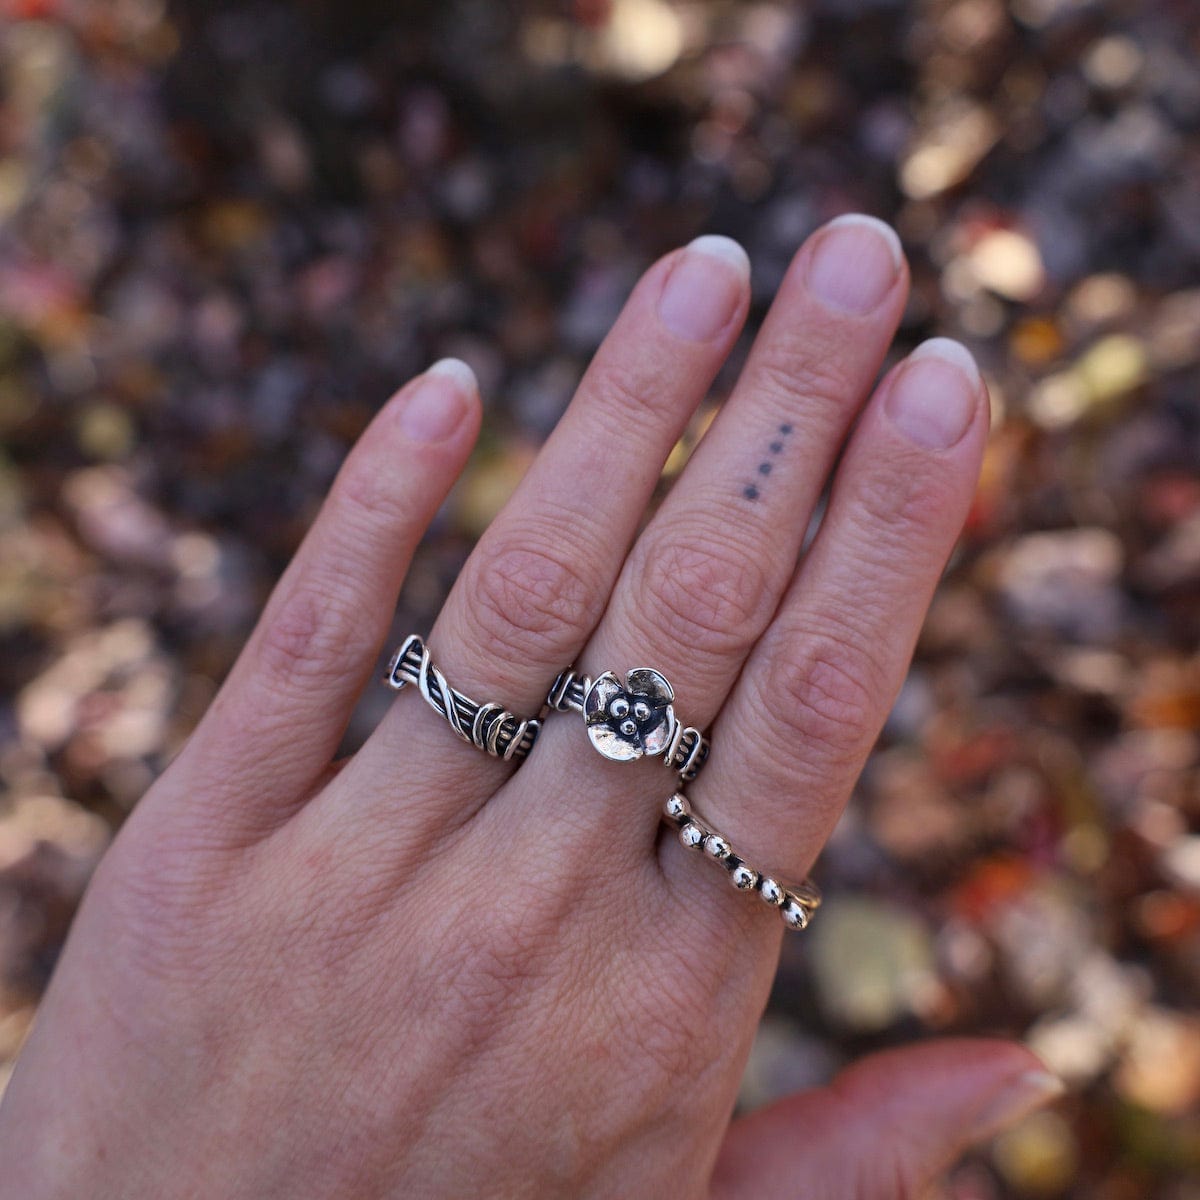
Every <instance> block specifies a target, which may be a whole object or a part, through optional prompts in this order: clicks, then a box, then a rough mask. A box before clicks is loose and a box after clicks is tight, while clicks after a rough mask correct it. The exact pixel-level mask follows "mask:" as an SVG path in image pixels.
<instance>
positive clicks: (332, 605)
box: [174, 359, 480, 838]
mask: <svg viewBox="0 0 1200 1200" xmlns="http://www.w3.org/2000/svg"><path fill="white" fill-rule="evenodd" d="M479 421H480V415H479V393H478V387H477V385H476V382H475V377H474V375H473V373H472V372H471V369H470V368H469V367H468V366H467V365H466V364H465V363H461V362H458V361H457V360H454V359H445V360H443V361H442V362H439V363H437V364H435V365H434V366H432V367H430V368H429V370H428V371H426V372H425V374H424V375H421V376H419V377H418V378H417V379H415V380H413V381H412V382H411V383H410V384H408V385H407V386H406V387H404V388H402V389H401V390H400V391H399V392H398V393H397V394H396V395H395V396H394V397H393V398H392V399H391V400H390V401H389V402H388V403H387V405H385V407H384V408H383V409H382V411H381V412H380V413H379V415H378V416H377V417H376V418H375V419H374V421H372V423H371V425H370V426H369V427H368V429H367V430H366V432H365V433H364V434H363V435H362V437H361V438H360V439H359V441H358V443H357V444H356V445H355V447H354V449H353V450H352V451H351V452H350V455H349V457H348V458H347V460H346V462H345V463H344V464H343V466H342V468H341V470H340V471H339V472H338V476H337V479H336V480H335V481H334V484H333V487H332V488H331V490H330V493H329V495H328V497H327V498H326V500H325V503H324V504H323V505H322V506H321V511H320V512H319V514H318V515H317V519H316V521H315V522H314V523H313V526H312V528H311V529H310V530H309V532H308V534H307V536H306V537H305V539H304V542H303V544H302V545H301V547H300V549H299V551H298V552H297V553H296V557H295V558H294V559H293V560H292V562H291V564H290V565H289V566H288V568H287V570H286V571H285V572H284V575H283V577H282V578H281V579H280V581H279V583H278V585H277V586H276V588H275V591H274V593H273V594H272V596H271V599H270V601H269V602H268V604H267V607H266V610H265V611H264V613H263V615H262V617H261V619H260V620H259V623H258V626H257V627H256V628H255V630H254V633H253V634H252V635H251V638H250V640H249V642H248V643H247V645H246V648H245V649H244V650H243V651H242V654H241V656H240V657H239V658H238V660H237V662H236V663H235V665H234V667H233V670H232V671H231V672H230V675H229V678H228V679H227V681H226V682H225V685H224V686H223V687H222V688H221V691H220V693H219V694H218V696H217V698H216V700H215V701H214V702H213V704H212V707H211V708H210V709H209V711H208V713H207V714H206V716H205V718H204V720H203V721H202V722H201V724H200V726H199V727H198V728H197V730H196V732H195V734H194V735H193V736H192V738H191V740H190V741H189V742H188V744H187V746H186V747H185V748H184V750H183V752H182V753H181V755H180V758H179V760H178V762H177V764H176V767H175V772H174V773H175V777H176V779H177V780H179V781H181V782H182V783H183V784H184V786H185V787H186V788H188V789H189V792H190V794H191V796H192V797H193V800H192V802H193V803H196V804H199V805H201V806H202V807H203V815H204V816H205V818H206V819H211V820H213V821H217V822H220V825H221V832H222V833H224V834H225V835H227V836H234V837H249V838H253V837H255V836H260V835H262V834H265V833H267V832H269V831H270V830H271V829H273V828H274V827H275V826H276V825H278V824H279V822H280V821H282V820H283V819H285V818H286V817H287V816H288V815H289V814H290V813H291V811H292V810H293V809H294V808H296V807H297V806H298V805H299V804H300V803H301V802H302V801H303V799H304V798H305V796H306V794H307V793H308V792H309V791H311V789H312V788H313V786H314V784H315V783H316V782H317V781H318V780H319V779H320V778H321V777H322V772H324V771H325V769H326V768H327V767H328V766H329V761H330V758H331V757H332V755H333V754H334V752H335V750H336V749H337V745H338V742H339V740H340V739H341V736H342V733H343V732H344V730H345V726H346V722H347V721H348V720H349V717H350V713H351V710H352V709H353V707H354V704H355V702H356V701H357V699H358V696H359V693H360V692H361V691H362V688H363V686H364V684H365V683H366V681H367V678H368V676H369V675H370V673H371V671H372V670H373V669H374V667H375V665H376V662H377V660H378V656H379V652H380V647H381V645H382V642H383V639H384V637H385V636H386V635H387V631H388V627H389V625H390V623H391V619H392V615H393V612H394V609H395V604H396V597H397V594H398V592H399V590H400V585H401V584H402V583H403V581H404V576H405V575H406V573H407V571H408V567H409V564H410V562H411V560H412V555H413V551H414V550H415V549H416V546H417V543H418V542H419V541H420V539H421V537H422V535H423V534H424V532H425V530H426V528H427V527H428V525H429V522H430V521H431V520H432V519H433V516H434V513H435V512H436V511H437V509H438V506H439V505H440V504H441V502H442V501H443V500H444V499H445V496H446V493H447V492H448V491H449V490H450V487H451V486H452V485H453V483H454V482H455V480H456V479H457V478H458V476H459V474H460V473H461V472H462V468H463V465H464V464H465V462H466V460H467V456H468V455H469V454H470V452H471V448H472V446H473V445H474V442H475V438H476V435H477V434H478V430H479ZM181 777H182V778H181Z"/></svg>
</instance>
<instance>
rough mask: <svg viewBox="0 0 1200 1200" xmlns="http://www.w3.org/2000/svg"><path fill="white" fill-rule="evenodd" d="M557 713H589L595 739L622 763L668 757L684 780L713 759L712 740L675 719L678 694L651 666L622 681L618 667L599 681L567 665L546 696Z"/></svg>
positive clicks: (586, 722)
mask: <svg viewBox="0 0 1200 1200" xmlns="http://www.w3.org/2000/svg"><path fill="white" fill-rule="evenodd" d="M546 707H547V708H550V709H553V710H554V711H555V712H577V713H582V714H583V724H584V728H585V729H586V730H587V734H588V737H589V738H590V739H591V743H592V745H593V746H595V747H596V749H597V750H599V751H600V753H601V754H603V755H604V757H605V758H613V759H616V760H617V761H618V762H632V761H633V760H634V759H635V758H643V757H646V756H649V757H651V758H657V757H660V756H661V758H662V760H663V762H665V763H666V764H667V766H669V767H670V768H671V769H672V770H673V771H677V772H678V773H679V778H680V780H681V781H682V782H684V783H687V782H688V781H689V780H692V779H695V778H696V776H697V774H699V772H700V768H701V767H703V766H704V764H705V762H706V761H707V759H708V749H709V746H708V738H706V737H705V736H704V734H702V733H701V732H700V730H698V729H693V728H692V727H691V726H690V725H684V724H683V723H682V722H681V721H679V720H677V719H676V717H675V693H674V691H673V690H672V688H671V685H670V684H669V683H668V682H667V681H666V680H665V679H664V678H663V676H662V675H661V674H660V673H659V672H658V671H655V670H653V669H652V668H650V667H634V669H633V670H632V671H630V672H629V674H628V675H626V676H625V683H624V684H623V685H622V683H621V681H620V679H618V678H617V675H616V673H615V672H614V671H606V672H605V673H604V674H603V675H601V676H600V678H599V679H597V680H596V681H595V682H594V683H593V682H592V680H591V679H590V678H589V677H588V676H587V675H584V674H583V673H582V672H581V671H576V670H575V668H574V667H567V668H566V669H565V670H563V671H560V672H559V673H558V677H557V678H556V679H555V681H554V682H553V683H552V684H551V685H550V691H549V692H548V693H547V694H546Z"/></svg>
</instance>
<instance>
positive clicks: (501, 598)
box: [465, 526, 603, 661]
mask: <svg viewBox="0 0 1200 1200" xmlns="http://www.w3.org/2000/svg"><path fill="white" fill-rule="evenodd" d="M585 561H586V555H581V547H580V544H579V534H578V531H576V532H574V533H570V534H569V533H568V532H566V531H564V530H561V529H556V528H546V527H533V528H530V527H528V526H527V527H526V528H525V529H523V530H519V531H514V532H512V533H509V534H506V535H505V536H504V537H501V538H496V539H493V540H491V541H489V540H488V539H486V538H485V539H484V541H482V542H480V544H479V546H478V547H477V549H476V551H475V554H474V555H473V556H472V558H471V560H470V561H469V563H468V576H467V578H466V580H465V588H466V599H467V614H468V620H469V621H470V622H471V623H472V625H473V626H474V629H473V632H474V634H475V635H476V636H477V637H478V638H480V639H481V643H482V644H484V645H487V646H488V647H489V649H490V650H491V651H492V652H494V653H497V654H500V655H502V656H504V657H506V658H507V659H508V660H509V661H523V660H526V659H528V657H529V654H530V648H531V646H532V645H533V644H535V643H540V644H543V645H545V646H546V647H547V652H549V651H552V650H553V651H556V652H557V651H558V649H559V648H560V647H567V646H572V647H573V646H574V644H575V642H576V641H577V640H578V638H579V637H580V636H581V635H583V634H586V633H587V631H588V630H590V629H591V628H592V626H593V625H595V623H596V622H597V621H598V620H599V617H600V611H601V605H602V604H603V596H602V595H601V592H602V591H603V589H602V588H599V587H596V586H595V585H594V584H593V583H592V582H590V580H589V578H588V575H589V573H588V571H587V570H586V568H585V567H584V566H582V565H581V564H582V563H583V562H585Z"/></svg>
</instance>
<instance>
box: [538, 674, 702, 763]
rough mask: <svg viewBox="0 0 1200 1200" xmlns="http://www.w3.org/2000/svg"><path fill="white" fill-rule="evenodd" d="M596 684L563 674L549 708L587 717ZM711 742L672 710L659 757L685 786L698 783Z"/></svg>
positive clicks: (552, 688) (551, 693)
mask: <svg viewBox="0 0 1200 1200" xmlns="http://www.w3.org/2000/svg"><path fill="white" fill-rule="evenodd" d="M592 684H593V680H592V679H591V678H590V677H589V676H587V675H584V674H582V673H580V672H578V671H576V670H575V669H574V668H573V667H568V668H567V669H566V670H565V671H562V672H560V673H559V676H558V678H557V679H555V681H554V683H553V684H551V686H550V691H549V693H548V694H547V696H546V706H547V707H548V708H551V709H553V710H555V711H556V712H577V713H580V714H583V715H584V716H585V717H586V713H585V712H584V699H585V697H586V696H587V694H588V692H590V691H591V690H592ZM709 748H710V747H709V741H708V739H707V738H706V737H705V736H704V735H703V734H702V733H701V732H700V730H698V729H693V728H692V727H691V726H690V725H684V724H683V723H682V722H680V721H676V720H675V718H674V709H671V716H670V729H669V733H668V738H667V743H666V747H665V749H664V750H662V751H661V752H660V754H659V756H660V757H661V758H662V760H663V762H665V763H666V764H667V766H669V767H670V768H671V769H672V770H674V771H678V772H679V778H680V779H681V780H683V781H684V782H685V783H687V782H690V781H691V780H693V779H695V778H696V776H697V775H698V774H699V773H700V768H701V767H703V766H704V764H705V762H706V761H707V759H708V752H709Z"/></svg>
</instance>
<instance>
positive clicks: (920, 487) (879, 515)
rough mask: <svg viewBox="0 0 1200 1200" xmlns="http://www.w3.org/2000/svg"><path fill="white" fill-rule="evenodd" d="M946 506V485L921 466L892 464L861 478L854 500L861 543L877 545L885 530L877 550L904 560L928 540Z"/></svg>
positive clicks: (916, 464) (948, 494) (948, 502)
mask: <svg viewBox="0 0 1200 1200" xmlns="http://www.w3.org/2000/svg"><path fill="white" fill-rule="evenodd" d="M950 502H951V495H950V492H949V489H948V487H947V486H946V481H945V480H944V479H942V478H940V477H938V476H935V475H933V474H932V473H931V472H930V471H929V469H928V466H927V464H926V463H925V462H923V461H916V462H905V461H903V460H901V461H896V462H893V463H891V464H889V466H888V468H887V469H886V470H880V471H875V472H868V473H866V474H865V475H864V477H863V479H862V481H861V482H860V484H859V487H858V495H857V497H856V507H857V509H858V524H859V526H860V529H861V533H862V535H863V537H864V539H865V540H868V541H872V542H879V538H880V533H881V532H882V531H883V530H886V531H887V539H886V543H880V544H881V547H882V546H884V545H886V547H887V548H888V549H889V550H890V552H891V553H892V554H894V555H895V554H903V555H904V556H906V557H907V555H908V554H909V553H910V552H911V548H912V547H914V546H917V545H919V544H921V543H922V542H924V541H926V540H927V539H928V538H929V536H930V531H931V530H933V529H935V528H936V526H937V525H938V524H939V522H938V520H937V518H938V515H939V514H940V513H942V512H944V511H945V510H946V508H947V507H948V506H949V504H950Z"/></svg>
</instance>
